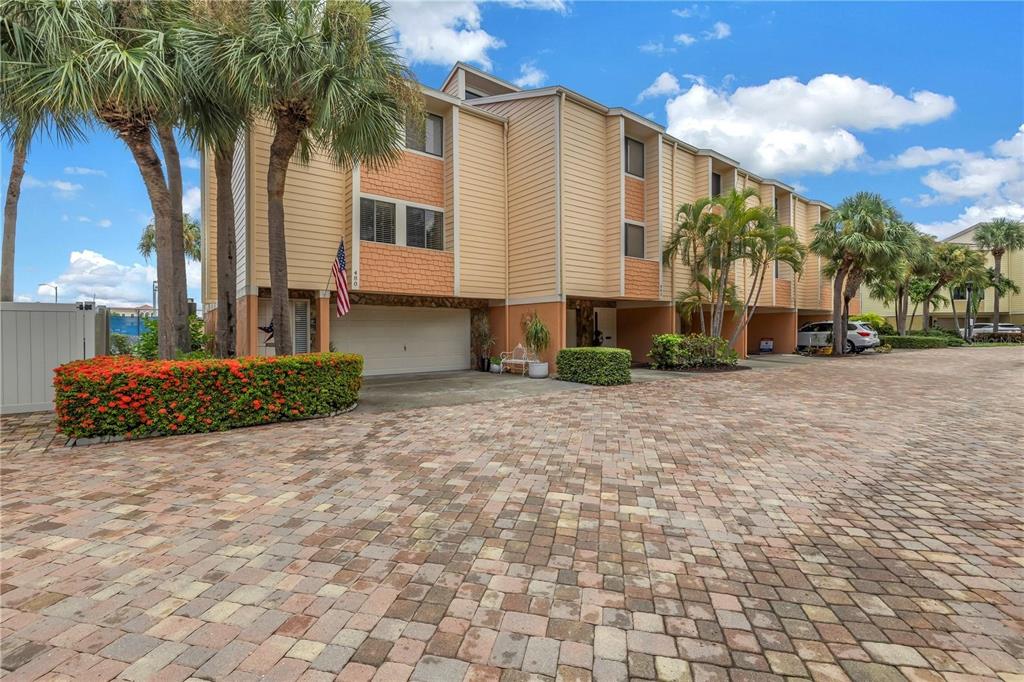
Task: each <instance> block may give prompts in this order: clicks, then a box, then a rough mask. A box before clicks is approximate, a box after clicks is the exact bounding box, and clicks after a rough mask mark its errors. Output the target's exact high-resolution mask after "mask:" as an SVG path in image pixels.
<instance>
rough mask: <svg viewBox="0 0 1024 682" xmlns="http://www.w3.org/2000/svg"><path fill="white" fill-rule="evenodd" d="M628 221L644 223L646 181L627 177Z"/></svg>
mask: <svg viewBox="0 0 1024 682" xmlns="http://www.w3.org/2000/svg"><path fill="white" fill-rule="evenodd" d="M625 179H626V220H635V221H636V222H639V223H642V222H643V221H644V181H643V180H637V179H636V178H631V177H629V176H628V175H627V176H626V178H625Z"/></svg>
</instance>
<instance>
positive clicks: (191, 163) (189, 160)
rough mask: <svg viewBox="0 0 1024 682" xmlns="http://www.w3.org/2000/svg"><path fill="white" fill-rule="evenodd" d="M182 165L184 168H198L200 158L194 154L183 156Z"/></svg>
mask: <svg viewBox="0 0 1024 682" xmlns="http://www.w3.org/2000/svg"><path fill="white" fill-rule="evenodd" d="M181 166H182V168H188V169H190V170H198V169H199V159H197V158H196V157H194V156H186V157H185V158H183V159H182V160H181Z"/></svg>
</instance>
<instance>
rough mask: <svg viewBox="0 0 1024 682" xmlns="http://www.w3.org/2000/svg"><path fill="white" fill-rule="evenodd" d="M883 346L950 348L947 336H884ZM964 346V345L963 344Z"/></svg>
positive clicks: (882, 339)
mask: <svg viewBox="0 0 1024 682" xmlns="http://www.w3.org/2000/svg"><path fill="white" fill-rule="evenodd" d="M879 338H880V339H881V341H882V343H883V344H888V345H890V346H892V347H893V348H945V347H947V346H949V345H950V344H949V338H948V337H946V336H882V337H879ZM961 345H962V344H961Z"/></svg>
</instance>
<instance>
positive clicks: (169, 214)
mask: <svg viewBox="0 0 1024 682" xmlns="http://www.w3.org/2000/svg"><path fill="white" fill-rule="evenodd" d="M99 115H100V117H101V118H102V119H103V121H104V123H106V124H107V125H108V126H110V128H111V129H112V130H113V131H114V132H116V133H117V136H118V137H119V138H121V141H122V142H124V143H125V145H126V146H127V147H128V149H129V151H131V153H132V157H133V158H134V159H135V164H136V165H137V166H138V167H139V173H140V174H141V175H142V181H143V183H145V185H146V193H147V194H148V195H149V203H150V205H151V206H152V208H153V224H154V226H155V232H156V277H157V282H158V283H159V289H158V296H159V300H158V302H157V310H158V311H159V315H160V320H161V323H160V324H159V325H158V327H157V329H158V331H157V352H158V354H159V356H160V358H161V359H163V360H169V359H173V358H174V356H175V352H176V351H177V350H178V348H179V346H178V343H177V341H178V339H177V336H176V334H175V323H174V321H175V320H178V319H180V318H183V317H185V315H186V312H187V311H186V310H185V309H184V308H183V307H182V306H181V303H180V301H179V297H178V296H176V295H175V292H174V284H173V282H174V265H173V254H172V250H173V245H172V243H171V230H172V229H173V228H172V218H173V214H174V209H173V207H172V203H171V193H170V191H169V190H168V189H167V183H166V181H165V180H164V171H163V165H162V164H161V162H160V157H159V156H158V155H157V153H156V149H155V148H154V147H153V136H152V133H151V132H150V127H149V122H148V121H145V120H139V119H138V118H134V117H132V116H131V115H127V116H125V115H122V114H121V113H120V112H115V111H100V112H99ZM179 213H180V211H179ZM182 258H184V255H183V254H182ZM186 350H187V348H186Z"/></svg>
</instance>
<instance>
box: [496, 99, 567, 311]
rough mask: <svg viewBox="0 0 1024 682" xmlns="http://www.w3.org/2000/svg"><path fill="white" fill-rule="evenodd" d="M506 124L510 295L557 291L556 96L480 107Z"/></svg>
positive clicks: (529, 294) (520, 295)
mask: <svg viewBox="0 0 1024 682" xmlns="http://www.w3.org/2000/svg"><path fill="white" fill-rule="evenodd" d="M479 106H480V108H482V109H485V110H486V111H491V112H494V113H496V114H499V115H501V116H504V117H506V118H507V119H508V213H509V215H508V223H509V254H508V255H509V282H510V287H509V294H510V295H511V296H513V297H522V296H542V295H552V294H554V293H555V290H556V256H555V225H556V210H557V208H556V207H557V203H556V201H557V198H556V189H557V188H556V176H555V167H556V146H557V142H556V132H557V100H556V98H555V97H553V96H551V97H537V98H530V99H521V100H512V101H509V102H495V103H491V104H483V105H479Z"/></svg>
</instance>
